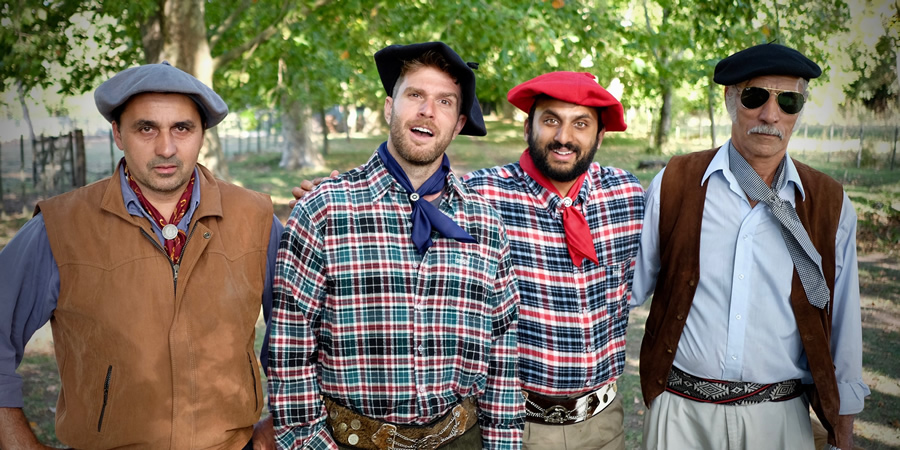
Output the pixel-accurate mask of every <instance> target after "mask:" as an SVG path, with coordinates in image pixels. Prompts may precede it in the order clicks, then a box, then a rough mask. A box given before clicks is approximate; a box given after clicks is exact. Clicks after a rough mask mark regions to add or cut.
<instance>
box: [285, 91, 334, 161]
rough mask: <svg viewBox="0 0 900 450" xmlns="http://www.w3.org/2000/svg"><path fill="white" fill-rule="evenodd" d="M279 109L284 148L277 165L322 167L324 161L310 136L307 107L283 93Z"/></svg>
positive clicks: (309, 115)
mask: <svg viewBox="0 0 900 450" xmlns="http://www.w3.org/2000/svg"><path fill="white" fill-rule="evenodd" d="M281 111H282V115H281V130H282V134H283V135H284V148H283V149H282V152H281V162H279V163H278V166H279V167H281V168H284V169H288V170H296V169H300V168H313V169H321V168H323V167H324V166H325V161H324V159H323V158H322V155H321V154H319V152H318V151H317V150H316V146H315V144H314V143H313V139H312V137H311V134H312V133H311V130H310V128H311V124H310V117H311V114H310V110H309V107H307V106H306V105H304V104H302V103H300V102H299V101H298V100H296V98H295V97H293V96H289V95H288V94H286V93H285V94H282V95H281Z"/></svg>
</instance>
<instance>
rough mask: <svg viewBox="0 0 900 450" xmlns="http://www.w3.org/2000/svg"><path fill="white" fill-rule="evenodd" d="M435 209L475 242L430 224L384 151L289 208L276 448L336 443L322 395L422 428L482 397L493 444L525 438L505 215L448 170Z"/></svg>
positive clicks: (279, 309) (281, 256)
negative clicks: (428, 231)
mask: <svg viewBox="0 0 900 450" xmlns="http://www.w3.org/2000/svg"><path fill="white" fill-rule="evenodd" d="M447 183H448V184H447V188H446V190H445V193H444V194H443V196H442V200H441V203H440V209H441V211H442V212H444V213H445V214H447V215H448V216H450V217H452V218H453V219H454V220H455V221H456V222H457V223H458V224H459V225H460V226H461V227H462V228H463V229H465V230H466V231H467V232H468V233H469V234H471V235H472V236H473V237H474V238H475V239H476V240H477V243H473V244H468V243H460V242H457V241H455V240H453V239H449V238H443V237H440V236H439V235H438V234H437V233H433V234H432V239H433V240H434V245H433V246H432V247H431V248H430V249H429V250H428V251H427V252H426V253H425V255H419V254H418V252H417V251H416V247H415V245H414V244H413V242H412V239H411V237H410V230H411V226H412V223H411V220H410V214H411V212H412V208H411V202H410V200H409V195H408V194H407V193H406V192H405V191H404V190H403V189H402V188H401V187H400V185H399V184H398V183H397V182H396V181H395V180H394V178H393V177H392V176H391V175H390V174H389V173H388V172H387V170H386V169H385V167H384V164H383V163H382V161H381V159H380V158H379V157H378V155H377V153H376V154H375V155H373V156H372V158H371V159H370V160H369V161H368V162H367V163H366V164H365V165H363V166H361V167H359V168H357V169H354V170H352V171H350V172H347V173H344V174H342V175H341V176H340V177H339V178H338V179H330V180H327V181H325V182H323V183H322V184H321V185H320V186H319V187H318V188H317V189H316V190H315V191H313V192H312V193H310V194H308V195H307V196H305V197H304V198H303V199H302V200H301V201H300V202H299V203H298V205H297V206H296V207H295V208H294V210H293V211H292V212H291V217H290V219H289V220H288V222H287V225H286V227H285V232H284V235H283V237H282V241H281V247H280V248H279V250H278V260H277V263H276V268H275V270H276V272H275V285H274V293H275V305H274V311H273V317H272V335H271V341H270V357H269V396H270V397H269V402H270V408H271V410H272V412H273V415H274V417H275V429H276V436H277V441H278V444H279V447H284V448H296V447H302V446H308V447H310V448H334V441H333V438H332V437H331V435H330V434H329V433H328V431H327V428H326V426H325V415H326V411H325V409H324V406H323V403H322V401H321V400H320V394H324V395H327V396H329V397H332V398H334V399H336V400H337V401H338V402H339V403H343V404H344V405H346V406H349V407H351V408H353V409H354V410H356V411H357V412H359V413H361V414H363V415H365V416H367V417H371V418H375V419H378V420H382V421H386V422H392V423H396V424H410V425H423V424H427V423H429V422H431V421H433V420H435V419H438V418H440V417H443V416H444V415H445V414H447V413H448V412H449V411H450V409H451V408H452V407H453V406H455V405H456V404H458V403H460V402H461V401H462V399H464V398H466V397H469V396H476V397H478V407H479V423H480V425H481V427H482V436H483V443H484V447H485V448H518V447H519V446H520V445H521V438H522V435H521V434H522V429H523V427H524V414H525V409H524V399H523V398H522V394H521V391H520V389H521V386H520V383H519V380H518V378H517V376H516V363H517V350H516V324H517V321H518V303H519V293H518V290H517V288H516V283H515V273H514V271H513V270H512V263H511V260H510V250H509V242H508V240H507V237H506V232H505V230H504V228H503V224H502V222H501V220H500V217H499V215H498V214H497V213H496V211H494V209H493V208H492V207H491V206H490V204H488V203H487V202H486V201H485V200H484V199H483V198H481V197H480V196H478V195H477V194H475V193H474V192H473V191H472V190H471V189H468V188H467V187H466V186H465V185H463V184H462V183H460V181H459V180H458V179H457V178H456V177H455V176H453V175H452V174H451V175H450V176H449V177H448V181H447Z"/></svg>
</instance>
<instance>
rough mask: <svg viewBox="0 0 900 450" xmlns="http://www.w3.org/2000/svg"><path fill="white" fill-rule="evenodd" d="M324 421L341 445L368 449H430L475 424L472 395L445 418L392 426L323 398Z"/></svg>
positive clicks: (459, 434) (475, 414)
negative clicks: (429, 422)
mask: <svg viewBox="0 0 900 450" xmlns="http://www.w3.org/2000/svg"><path fill="white" fill-rule="evenodd" d="M325 409H326V410H328V417H327V419H326V423H327V424H328V426H329V427H331V430H332V433H331V435H332V436H333V437H334V439H335V440H336V441H337V442H338V443H339V444H341V445H343V446H347V447H354V448H361V449H367V450H383V449H416V450H419V449H422V450H432V449H436V448H439V447H442V446H444V445H446V444H449V443H450V442H451V441H453V440H454V439H456V438H458V437H460V436H462V435H463V434H464V433H465V432H466V431H468V430H469V429H470V428H472V427H473V426H474V425H475V422H476V421H477V420H478V413H477V411H476V409H475V399H474V397H469V398H467V399H465V400H463V401H462V403H460V404H458V405H456V406H454V407H453V409H451V410H450V412H449V413H447V414H446V415H445V416H444V417H442V418H440V419H438V420H436V421H434V422H432V423H431V424H429V425H423V426H415V425H410V426H403V425H394V424H391V423H387V422H382V421H380V420H376V419H372V418H369V417H366V416H363V415H361V414H358V413H356V412H355V411H353V410H352V409H350V408H347V407H346V406H342V405H340V404H338V403H337V402H335V401H334V400H332V399H330V398H328V397H325Z"/></svg>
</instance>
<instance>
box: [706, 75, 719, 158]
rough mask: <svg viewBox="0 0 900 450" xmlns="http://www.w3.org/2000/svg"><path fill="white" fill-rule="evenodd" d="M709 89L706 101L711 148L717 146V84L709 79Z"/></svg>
mask: <svg viewBox="0 0 900 450" xmlns="http://www.w3.org/2000/svg"><path fill="white" fill-rule="evenodd" d="M708 86H709V91H708V95H707V96H706V97H707V99H706V100H707V102H706V106H707V108H706V111H707V113H708V114H709V142H710V143H711V144H712V145H711V146H710V147H709V148H716V100H715V98H716V91H717V90H718V89H716V85H715V84H714V83H713V82H712V80H709V85H708Z"/></svg>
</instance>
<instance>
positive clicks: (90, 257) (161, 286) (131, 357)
mask: <svg viewBox="0 0 900 450" xmlns="http://www.w3.org/2000/svg"><path fill="white" fill-rule="evenodd" d="M94 98H95V100H96V104H97V108H98V109H99V110H100V113H101V114H102V115H103V116H104V117H105V118H106V119H107V120H109V121H110V123H111V124H112V129H113V136H114V138H115V141H116V145H117V146H118V147H119V149H121V150H122V151H123V152H124V158H122V160H121V161H120V162H119V165H118V167H117V169H116V171H115V173H114V174H113V175H112V176H111V177H109V178H105V179H103V180H100V181H98V182H96V183H93V184H91V185H89V186H86V187H83V188H80V189H76V190H74V191H72V192H69V193H66V194H62V195H59V196H57V197H53V198H51V199H48V200H45V201H41V202H39V203H38V205H37V207H36V208H35V216H34V218H33V219H32V220H30V221H29V222H28V223H26V224H25V225H24V226H23V228H22V229H21V230H20V231H19V233H18V234H17V235H16V236H15V237H14V238H13V239H12V241H10V243H9V244H8V245H7V246H6V247H5V248H4V249H3V250H2V251H0V272H2V273H3V277H2V279H0V448H4V449H6V448H15V449H28V448H44V446H43V445H41V444H40V443H39V442H38V440H37V439H36V438H35V436H34V434H33V433H32V432H31V430H30V428H29V425H28V420H27V419H26V417H25V415H24V414H23V412H22V409H21V408H22V405H23V398H22V378H21V377H20V376H19V375H17V374H16V372H15V371H16V368H17V367H18V365H19V363H20V362H21V360H22V354H23V351H24V347H25V344H26V343H27V342H28V340H29V339H30V338H31V336H32V335H33V334H34V332H35V331H36V330H37V329H38V328H40V327H41V326H43V325H44V324H46V323H47V322H48V321H49V322H50V323H51V326H52V330H53V344H54V347H55V353H56V358H57V363H58V367H59V372H60V379H61V388H60V394H59V399H58V402H57V409H56V436H57V438H58V439H59V440H60V441H61V442H63V443H64V444H66V445H67V446H70V447H74V448H92V449H103V448H119V447H140V448H154V449H157V448H171V449H195V448H196V449H199V448H204V449H207V448H209V449H213V448H214V449H250V448H253V449H263V448H274V440H273V430H272V423H271V418H267V419H264V420H260V414H261V411H262V408H263V396H262V385H261V381H260V367H265V365H266V345H264V346H263V352H262V355H261V357H260V358H257V355H256V354H255V351H254V341H255V326H256V322H257V320H258V318H259V315H260V308H262V310H263V313H264V316H265V317H266V320H267V322H268V317H269V313H270V311H271V305H272V279H273V273H274V263H275V254H276V252H277V247H278V239H279V237H280V235H281V229H282V226H281V223H280V222H279V221H278V219H277V218H276V217H275V215H274V212H273V207H272V202H271V200H270V199H269V198H268V197H267V196H265V195H262V194H259V193H255V192H251V191H248V190H246V189H243V188H240V187H237V186H234V185H232V184H229V183H226V182H223V181H221V180H218V179H216V178H214V176H213V174H212V173H210V172H209V171H208V170H207V169H206V168H204V167H203V166H202V165H200V164H198V163H197V157H198V154H199V152H200V147H201V146H202V145H203V135H204V133H205V131H206V129H207V128H209V127H213V126H215V125H216V124H218V123H219V122H220V121H221V120H222V119H223V118H224V117H225V115H226V114H228V107H227V106H226V105H225V103H224V102H223V101H222V99H221V98H220V97H219V95H218V94H216V93H215V92H214V91H213V90H212V89H210V88H209V87H207V86H205V85H204V84H203V83H201V82H200V81H198V80H197V79H196V78H194V77H193V76H191V75H189V74H187V73H185V72H183V71H181V70H179V69H177V68H175V67H172V66H171V65H169V64H168V63H165V62H164V63H162V64H148V65H144V66H140V67H134V68H131V69H127V70H124V71H122V72H120V73H119V74H117V75H115V76H114V77H112V78H111V79H109V80H107V81H106V82H105V83H103V84H102V85H100V87H99V88H97V90H96V92H95V93H94Z"/></svg>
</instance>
